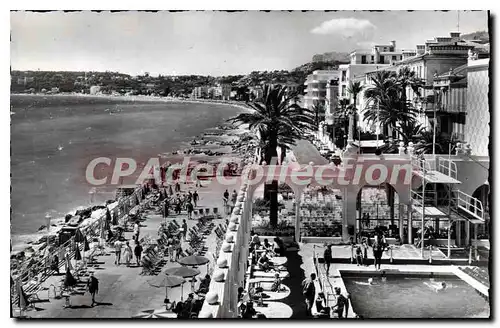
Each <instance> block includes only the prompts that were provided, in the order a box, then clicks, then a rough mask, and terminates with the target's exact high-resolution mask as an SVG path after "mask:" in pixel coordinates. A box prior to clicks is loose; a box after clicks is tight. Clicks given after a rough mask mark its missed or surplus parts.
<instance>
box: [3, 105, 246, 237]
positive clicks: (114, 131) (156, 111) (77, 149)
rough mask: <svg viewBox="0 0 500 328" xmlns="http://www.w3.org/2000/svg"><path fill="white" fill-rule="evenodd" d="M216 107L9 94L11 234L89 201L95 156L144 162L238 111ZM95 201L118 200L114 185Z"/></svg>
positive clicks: (35, 226) (32, 229)
mask: <svg viewBox="0 0 500 328" xmlns="http://www.w3.org/2000/svg"><path fill="white" fill-rule="evenodd" d="M238 112H241V109H238V108H233V107H230V106H224V105H214V104H190V103H165V102H138V101H135V102H134V101H129V100H119V99H104V98H89V97H70V96H24V95H22V96H19V95H12V96H11V174H12V180H11V183H12V194H11V204H12V215H11V234H12V235H13V242H14V243H15V242H16V236H18V238H19V235H24V234H30V233H33V232H36V231H37V230H38V228H39V227H40V226H41V225H42V224H44V223H45V219H44V217H45V214H46V213H47V212H50V213H51V215H52V217H60V216H64V215H65V214H66V213H68V212H69V211H71V210H74V209H75V208H77V207H79V206H85V205H89V203H90V195H89V190H90V187H89V185H88V184H87V183H86V179H85V169H86V167H87V165H88V163H89V161H90V160H92V159H94V158H96V157H110V158H116V157H131V158H134V159H135V160H136V161H137V162H138V163H141V162H145V161H146V160H147V159H149V158H150V157H157V156H158V154H159V153H164V152H170V151H173V150H177V149H180V148H185V147H186V142H189V141H190V140H192V138H193V137H194V136H196V135H199V134H201V133H202V132H203V131H204V130H205V129H207V128H210V127H214V126H216V125H217V124H219V123H222V122H224V121H225V120H226V119H227V118H229V117H231V116H234V115H235V114H237V113H238ZM107 191H108V192H109V193H106V192H103V193H99V194H98V195H97V196H95V199H94V200H95V202H102V201H104V200H106V199H112V198H114V188H109V190H107Z"/></svg>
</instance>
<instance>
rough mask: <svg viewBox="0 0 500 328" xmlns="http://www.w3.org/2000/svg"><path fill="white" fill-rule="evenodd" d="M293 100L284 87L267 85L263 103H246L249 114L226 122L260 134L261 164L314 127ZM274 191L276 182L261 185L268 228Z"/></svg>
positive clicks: (273, 217) (273, 218) (273, 216)
mask: <svg viewBox="0 0 500 328" xmlns="http://www.w3.org/2000/svg"><path fill="white" fill-rule="evenodd" d="M295 98H296V95H295V94H294V93H291V92H287V88H286V87H282V86H281V85H273V86H270V85H266V86H265V87H264V95H263V97H262V99H259V100H256V101H254V102H251V103H247V104H248V105H249V106H250V107H251V109H252V110H253V111H252V112H247V113H241V114H239V115H238V116H236V117H233V118H231V119H229V121H232V122H234V123H240V124H248V128H249V129H251V130H254V131H259V132H260V138H261V153H263V154H264V156H263V158H262V160H263V161H266V162H267V163H271V162H272V159H273V158H276V157H277V155H278V152H277V147H278V146H285V147H289V146H290V145H291V141H293V140H290V139H292V138H296V139H300V138H301V137H303V136H304V135H305V134H304V132H305V130H306V129H310V130H312V129H313V127H314V117H313V113H312V112H311V111H310V110H308V109H305V108H301V107H300V106H299V105H297V104H296V103H294V102H293V99H295ZM285 136H286V137H285ZM277 188H278V181H272V183H266V184H265V185H264V197H265V198H266V199H267V200H269V201H270V213H269V219H270V224H271V225H272V226H274V227H276V225H277V223H278V194H277V192H276V191H277ZM271 190H272V191H273V192H271Z"/></svg>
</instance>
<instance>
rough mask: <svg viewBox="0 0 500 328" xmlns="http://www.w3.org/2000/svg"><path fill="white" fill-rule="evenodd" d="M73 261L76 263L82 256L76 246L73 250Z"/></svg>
mask: <svg viewBox="0 0 500 328" xmlns="http://www.w3.org/2000/svg"><path fill="white" fill-rule="evenodd" d="M75 260H76V261H81V260H82V254H81V253H80V247H78V245H77V246H76V248H75Z"/></svg>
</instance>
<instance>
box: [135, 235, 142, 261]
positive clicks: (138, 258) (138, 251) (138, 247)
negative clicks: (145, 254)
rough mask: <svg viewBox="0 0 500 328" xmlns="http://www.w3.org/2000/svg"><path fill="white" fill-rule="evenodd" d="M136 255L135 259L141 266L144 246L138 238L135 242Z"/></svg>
mask: <svg viewBox="0 0 500 328" xmlns="http://www.w3.org/2000/svg"><path fill="white" fill-rule="evenodd" d="M134 255H135V260H136V261H137V266H141V255H142V246H141V243H140V242H139V240H136V242H135V248H134Z"/></svg>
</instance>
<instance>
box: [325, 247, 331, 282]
mask: <svg viewBox="0 0 500 328" xmlns="http://www.w3.org/2000/svg"><path fill="white" fill-rule="evenodd" d="M331 247H332V245H326V248H325V251H324V252H323V259H324V260H325V266H326V275H327V276H328V274H329V273H330V264H331V263H332V248H331Z"/></svg>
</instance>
